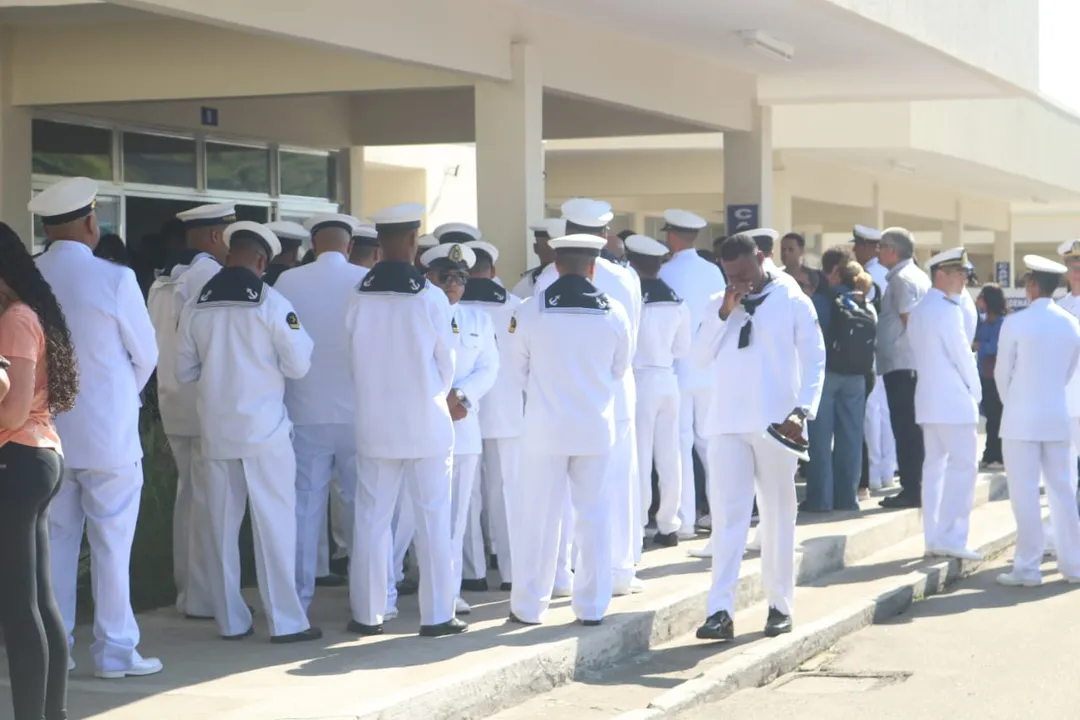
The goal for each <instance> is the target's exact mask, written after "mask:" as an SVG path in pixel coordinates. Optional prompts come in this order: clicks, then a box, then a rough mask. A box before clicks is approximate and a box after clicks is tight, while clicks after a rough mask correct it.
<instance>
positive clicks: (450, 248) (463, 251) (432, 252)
mask: <svg viewBox="0 0 1080 720" xmlns="http://www.w3.org/2000/svg"><path fill="white" fill-rule="evenodd" d="M420 262H421V263H423V264H424V266H426V267H428V268H430V269H432V270H468V269H469V268H471V267H472V266H473V265H475V264H476V253H474V252H473V251H472V250H471V249H469V247H468V246H466V245H464V244H462V243H439V244H438V245H436V246H435V247H433V248H430V249H429V250H427V251H426V252H425V253H424V254H423V255H421V256H420Z"/></svg>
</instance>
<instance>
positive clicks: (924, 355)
mask: <svg viewBox="0 0 1080 720" xmlns="http://www.w3.org/2000/svg"><path fill="white" fill-rule="evenodd" d="M964 323H965V320H964V310H963V308H961V307H960V304H959V301H957V300H955V299H954V298H950V297H947V296H946V295H945V293H943V292H942V291H940V290H938V289H937V288H930V290H929V291H928V292H927V293H926V296H925V297H923V299H922V301H921V302H920V303H919V304H918V305H916V306H915V308H914V309H913V310H912V311H911V315H910V316H909V317H908V326H907V337H908V341H909V342H910V343H911V352H912V356H913V357H914V365H915V367H914V370H915V372H916V374H917V376H918V382H917V383H915V421H916V422H917V423H919V424H920V425H923V424H941V425H975V424H977V423H978V422H979V403H980V402H982V384H981V383H980V382H979V369H978V367H977V366H976V363H975V356H974V355H973V354H972V352H971V343H970V342H968V338H967V329H966V328H965V326H964Z"/></svg>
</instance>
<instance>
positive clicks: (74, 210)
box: [26, 177, 98, 225]
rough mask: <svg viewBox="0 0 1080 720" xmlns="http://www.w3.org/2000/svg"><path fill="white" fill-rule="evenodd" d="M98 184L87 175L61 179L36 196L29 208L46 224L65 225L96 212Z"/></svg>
mask: <svg viewBox="0 0 1080 720" xmlns="http://www.w3.org/2000/svg"><path fill="white" fill-rule="evenodd" d="M97 192H98V184H97V183H96V182H95V181H93V180H91V179H90V178H85V177H73V178H67V179H64V180H61V181H60V182H58V183H56V184H55V185H51V186H49V187H48V188H46V189H45V190H42V191H41V192H40V193H38V194H37V195H35V196H34V198H33V199H32V200H31V201H30V204H29V205H27V206H26V207H27V210H29V211H30V212H32V213H33V214H35V215H38V216H40V217H41V222H42V223H44V224H45V225H63V224H64V223H67V222H71V221H72V220H78V219H79V218H82V217H86V216H87V215H89V214H90V213H92V212H94V207H95V206H96V205H97Z"/></svg>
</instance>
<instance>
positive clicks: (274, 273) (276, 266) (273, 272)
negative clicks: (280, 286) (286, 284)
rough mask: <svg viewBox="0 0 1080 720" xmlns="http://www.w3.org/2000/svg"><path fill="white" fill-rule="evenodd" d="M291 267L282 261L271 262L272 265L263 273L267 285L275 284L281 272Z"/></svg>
mask: <svg viewBox="0 0 1080 720" xmlns="http://www.w3.org/2000/svg"><path fill="white" fill-rule="evenodd" d="M288 269H289V266H288V265H282V264H281V263H270V266H269V267H267V268H266V272H264V273H263V282H265V283H266V284H267V285H273V284H274V283H276V282H277V281H278V278H280V277H281V273H283V272H285V271H286V270H288Z"/></svg>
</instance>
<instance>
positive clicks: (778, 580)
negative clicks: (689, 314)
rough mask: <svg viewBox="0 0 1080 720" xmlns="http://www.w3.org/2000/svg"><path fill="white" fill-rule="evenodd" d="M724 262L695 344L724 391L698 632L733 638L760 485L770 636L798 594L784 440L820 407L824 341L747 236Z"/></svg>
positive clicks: (808, 307)
mask: <svg viewBox="0 0 1080 720" xmlns="http://www.w3.org/2000/svg"><path fill="white" fill-rule="evenodd" d="M720 261H721V262H722V263H723V265H724V272H725V274H726V275H727V278H728V287H727V290H725V292H724V294H723V295H719V296H717V297H715V298H714V299H713V300H712V301H711V302H710V303H709V306H708V307H707V308H706V310H705V316H704V319H703V320H702V324H701V329H700V330H699V331H698V334H697V337H696V338H695V339H694V342H693V345H692V346H691V357H692V358H693V360H694V362H695V363H696V364H697V365H698V366H699V367H703V368H712V371H713V372H714V373H716V375H717V378H718V387H719V390H720V391H718V392H717V393H716V395H715V398H714V401H713V406H712V409H711V411H710V413H709V422H708V425H707V427H706V429H707V435H708V438H709V470H710V473H709V482H710V483H711V485H712V487H711V489H710V492H709V497H710V498H712V502H713V503H714V507H713V538H714V542H713V551H714V555H713V566H712V588H711V590H710V591H709V598H708V609H707V612H706V614H707V616H708V617H707V619H706V621H705V623H704V624H703V625H702V626H701V627H700V628H699V629H698V631H697V636H698V637H699V638H701V639H707V640H731V639H733V638H734V636H735V626H734V622H733V620H732V615H733V614H734V612H735V588H736V585H737V584H738V580H739V565H740V564H741V562H742V555H743V549H744V547H745V545H746V535H747V531H748V530H749V526H750V511H751V507H752V505H753V502H754V490H755V486H756V489H757V500H758V510H759V512H760V516H761V524H762V525H763V526H764V528H765V529H764V530H763V531H762V532H763V535H764V537H763V539H762V544H761V570H762V573H761V574H762V584H763V585H764V586H765V597H766V600H767V601H768V603H769V618H768V621H767V622H766V625H765V634H766V635H767V636H769V637H773V636H776V635H780V634H782V633H787V632H790V631H791V627H792V622H791V614H792V605H793V603H794V594H795V516H796V513H797V507H796V498H795V482H794V476H795V467H796V455H795V454H794V453H793V452H792V451H791V449H789V447H795V446H797V445H799V444H800V443H799V441H800V439H801V438H802V437H803V425H804V423H805V421H806V419H807V418H813V416H814V413H815V412H816V411H817V406H818V402H819V401H820V399H821V388H822V384H823V382H824V377H825V342H824V340H823V338H822V334H821V329H820V327H819V326H818V320H817V315H816V313H815V312H814V306H813V304H812V303H811V302H810V298H808V297H807V296H806V295H805V294H804V293H803V291H802V289H801V288H800V287H798V284H797V283H781V282H779V281H778V279H777V276H776V274H775V273H773V272H768V271H766V270H765V267H764V263H765V256H764V255H763V254H762V252H761V251H760V250H759V249H758V246H757V244H756V243H755V242H754V238H753V237H752V236H751V235H749V234H747V233H738V234H736V235H732V236H731V237H729V238H728V239H727V240H725V241H724V243H723V244H722V245H721V246H720ZM789 277H790V276H789ZM770 431H771V432H770Z"/></svg>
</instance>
